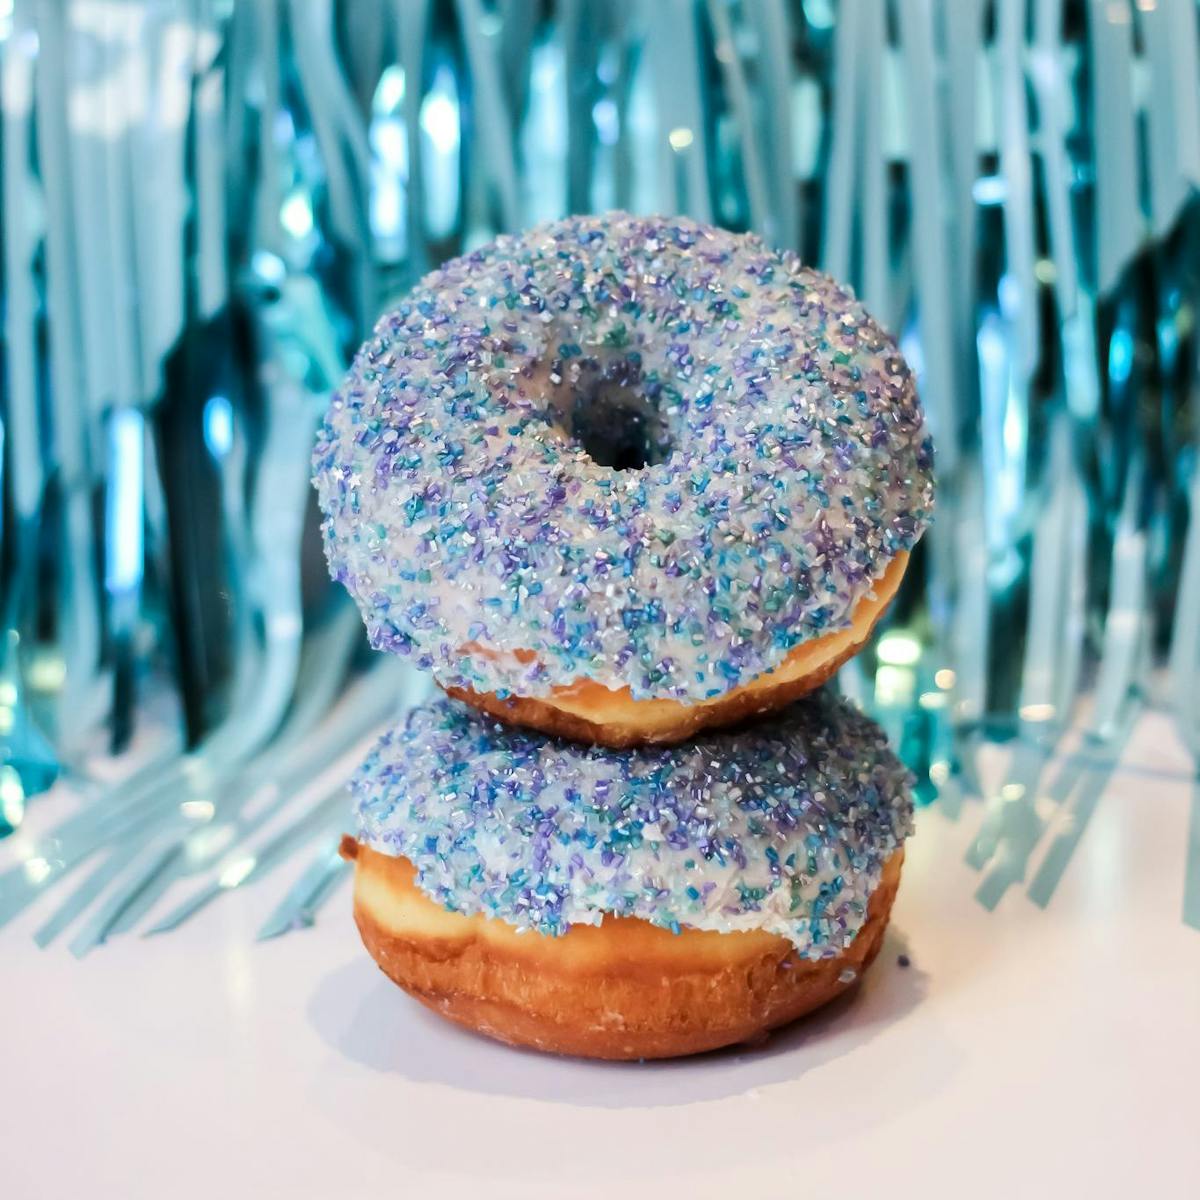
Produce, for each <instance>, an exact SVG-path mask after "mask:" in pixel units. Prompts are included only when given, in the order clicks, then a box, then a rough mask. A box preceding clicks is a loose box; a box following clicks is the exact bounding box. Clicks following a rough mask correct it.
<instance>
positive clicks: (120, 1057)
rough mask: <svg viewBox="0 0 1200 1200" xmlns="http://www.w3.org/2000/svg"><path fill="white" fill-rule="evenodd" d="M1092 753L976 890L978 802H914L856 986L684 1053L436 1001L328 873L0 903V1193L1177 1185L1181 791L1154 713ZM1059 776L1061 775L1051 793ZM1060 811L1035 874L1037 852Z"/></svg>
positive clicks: (1199, 1107) (838, 1190)
mask: <svg viewBox="0 0 1200 1200" xmlns="http://www.w3.org/2000/svg"><path fill="white" fill-rule="evenodd" d="M1006 755H1007V751H1003V750H996V751H992V752H991V753H990V754H989V756H988V761H987V763H985V767H986V771H985V774H987V775H990V776H991V777H992V783H991V784H990V786H992V787H996V786H998V785H997V784H996V783H995V780H997V779H1002V778H1005V776H1003V775H1001V774H998V772H1002V771H1003V768H1004V762H1005V759H1006ZM1105 775H1106V773H1105V772H1104V771H1103V770H1100V769H1095V770H1090V771H1089V770H1085V771H1084V773H1083V775H1082V776H1080V777H1078V778H1077V772H1076V773H1073V774H1068V775H1067V776H1063V777H1060V776H1058V774H1057V767H1056V766H1055V765H1054V764H1052V765H1051V767H1050V769H1049V770H1048V771H1047V772H1046V773H1045V774H1044V775H1043V784H1042V785H1041V786H1040V787H1039V788H1038V789H1037V791H1038V795H1037V797H1033V798H1030V799H1031V800H1032V804H1028V803H1027V804H1026V805H1025V807H1024V808H1023V809H1022V807H1021V802H1020V801H1018V802H1016V807H1015V808H1014V810H1013V813H1014V814H1015V816H1014V819H1013V820H1009V821H1008V823H1007V824H1005V825H1004V826H1003V828H1005V829H1007V830H1008V832H1009V834H1010V835H1013V834H1014V831H1019V830H1020V829H1021V828H1022V827H1023V825H1022V822H1025V824H1026V825H1027V824H1028V821H1029V819H1030V814H1031V813H1032V814H1033V815H1035V816H1036V815H1037V814H1038V813H1039V811H1040V813H1041V815H1043V816H1046V817H1048V818H1049V819H1050V824H1049V826H1048V827H1047V830H1046V833H1045V835H1044V836H1043V837H1042V838H1041V839H1039V840H1038V842H1037V847H1036V849H1035V852H1034V854H1033V855H1032V857H1031V859H1030V863H1029V867H1028V869H1027V870H1026V872H1025V880H1024V881H1021V880H1017V881H1016V882H1015V883H1014V884H1013V886H1011V887H1009V888H1008V889H1007V890H1006V891H1003V892H1002V893H1000V894H996V893H991V899H990V900H989V903H992V905H993V906H992V908H991V909H990V910H989V908H988V907H987V906H985V904H983V903H981V902H980V901H979V900H978V899H977V898H976V897H975V893H976V889H977V888H979V887H980V884H981V882H983V881H985V880H986V879H987V878H988V873H987V871H984V872H979V871H977V870H975V869H973V868H972V867H971V866H969V865H968V864H967V863H966V861H965V854H966V851H967V848H968V847H969V845H970V844H971V842H972V840H973V839H974V837H975V836H976V834H977V833H978V831H979V829H980V826H981V822H982V821H983V818H984V815H985V810H984V805H983V804H982V802H980V801H978V800H967V801H965V802H964V804H963V807H962V811H961V813H960V814H959V815H958V816H957V818H956V819H951V816H950V815H948V814H947V812H946V811H945V810H944V809H943V808H941V807H940V806H939V805H936V804H935V805H934V806H933V807H931V808H929V809H926V810H923V811H922V812H921V813H920V815H919V819H918V834H917V837H916V838H915V839H914V840H913V842H912V843H911V846H910V850H909V856H908V861H907V865H906V866H905V880H904V884H903V886H902V887H901V890H900V896H899V900H898V903H897V906H896V910H895V915H894V919H893V925H892V931H891V932H890V933H889V937H888V941H887V944H886V946H885V949H884V952H883V954H882V955H881V957H880V959H879V961H878V963H877V964H876V966H875V968H874V969H873V971H872V972H871V974H870V975H869V976H868V978H867V980H866V982H865V983H864V984H863V986H862V987H861V988H860V989H859V991H858V993H857V994H856V995H855V996H854V997H853V998H852V999H850V1000H848V1001H842V1002H839V1003H838V1004H837V1005H835V1006H834V1007H833V1008H832V1009H830V1010H827V1011H826V1012H825V1013H823V1014H821V1015H819V1016H817V1017H815V1018H814V1019H811V1020H809V1021H808V1022H807V1023H805V1024H802V1025H800V1026H798V1027H796V1028H795V1029H793V1030H792V1031H789V1032H786V1033H784V1034H782V1035H779V1036H777V1037H775V1038H774V1039H773V1040H771V1041H769V1042H767V1043H766V1044H765V1045H764V1046H762V1047H761V1048H758V1049H756V1050H753V1051H741V1052H737V1053H725V1054H720V1055H715V1056H708V1057H705V1058H701V1059H695V1060H686V1061H680V1062H676V1063H667V1064H657V1065H656V1064H622V1065H608V1064H592V1063H583V1062H575V1061H562V1060H555V1059H550V1058H543V1057H540V1056H537V1055H534V1054H529V1053H523V1052H518V1051H514V1050H509V1049H506V1048H504V1047H500V1046H496V1045H493V1044H491V1043H489V1042H486V1041H483V1040H482V1039H479V1038H476V1037H473V1036H471V1035H469V1034H466V1033H464V1032H461V1031H459V1030H457V1029H455V1028H452V1027H450V1026H447V1025H444V1024H442V1023H440V1022H439V1021H438V1020H437V1019H436V1018H435V1017H433V1016H430V1015H428V1014H426V1013H425V1012H424V1011H423V1010H422V1009H420V1008H419V1007H418V1006H417V1005H416V1004H415V1003H413V1002H411V1001H410V1000H408V999H407V998H406V997H405V996H404V995H403V994H401V993H400V992H399V991H398V990H397V989H395V988H394V987H393V986H392V985H391V984H390V983H388V981H387V980H386V979H384V977H383V976H382V975H381V974H380V973H379V972H378V971H377V970H376V969H375V967H374V965H373V964H372V963H371V961H370V959H369V958H368V957H367V955H366V953H365V952H364V951H363V950H362V949H361V948H360V946H359V945H358V941H357V937H356V935H355V933H354V930H353V927H352V925H351V923H350V919H349V915H348V908H349V894H348V892H347V891H345V890H343V891H342V892H341V893H340V894H339V895H338V896H337V897H335V899H334V900H333V902H332V903H331V904H330V905H329V907H328V908H327V909H326V910H325V913H324V914H323V916H322V918H321V920H320V921H319V922H318V924H317V926H316V928H315V929H313V930H311V931H304V932H300V933H296V934H291V935H288V936H286V937H283V938H281V939H278V940H276V941H274V942H270V943H265V944H255V943H254V942H253V940H252V939H253V933H254V930H255V929H256V928H257V927H258V925H259V924H260V923H261V921H262V920H263V918H264V917H265V916H266V914H267V912H268V911H269V910H270V909H271V907H272V906H273V904H274V903H275V901H276V900H277V899H278V888H277V887H276V888H272V887H270V886H268V885H267V884H265V883H264V884H263V885H261V886H258V887H255V888H247V889H245V890H244V891H239V892H236V893H234V894H232V895H230V896H228V897H223V898H222V900H221V901H220V902H219V903H218V904H216V905H214V906H212V907H211V908H210V909H208V910H206V911H205V912H204V913H203V914H201V915H200V916H198V917H197V918H196V919H195V920H193V921H191V922H189V923H187V924H185V925H184V926H183V927H182V928H180V929H179V930H178V931H176V932H173V933H171V934H168V935H165V936H162V937H157V938H154V939H149V940H146V939H141V938H137V937H128V936H127V937H121V938H118V939H115V940H114V941H113V942H111V943H110V944H109V945H107V946H105V947H103V948H101V949H99V950H98V951H96V952H95V953H93V954H91V955H90V956H88V957H87V958H86V959H84V960H82V961H76V960H75V959H74V958H72V957H71V955H70V954H68V953H67V951H66V950H65V949H64V948H62V947H61V946H59V945H55V946H54V947H52V948H50V949H49V950H46V951H39V950H38V949H36V948H35V947H34V945H33V944H32V942H31V940H30V937H29V934H30V931H31V930H32V929H33V928H34V927H35V926H36V925H37V923H38V920H39V911H41V910H40V909H35V910H32V911H30V912H28V913H26V914H25V916H24V917H23V919H22V920H21V921H20V923H19V924H16V925H14V926H12V927H11V928H9V929H7V930H5V931H4V932H3V934H0V962H2V963H3V972H2V975H0V980H2V982H0V1195H3V1196H7V1197H13V1198H22V1200H34V1198H37V1197H55V1198H58V1197H110V1196H111V1197H121V1198H123V1200H124V1198H129V1200H132V1198H135V1197H172V1198H187V1197H243V1196H246V1197H250V1196H276V1195H287V1196H290V1197H294V1198H296V1200H301V1198H308V1197H337V1198H343V1197H359V1196H362V1197H375V1196H414V1197H415V1196H447V1197H460V1196H462V1197H467V1196H470V1197H488V1198H491V1197H508V1196H513V1197H516V1196H520V1197H541V1196H546V1197H554V1198H556V1200H558V1198H560V1197H563V1198H565V1197H575V1196H595V1197H605V1198H612V1197H620V1196H631V1197H642V1196H650V1195H655V1194H657V1193H659V1192H660V1191H662V1190H663V1189H666V1191H665V1193H664V1194H669V1195H672V1196H675V1195H678V1196H687V1197H693V1196H694V1197H701V1196H704V1197H707V1196H714V1197H715V1196H721V1197H728V1196H745V1197H785V1196H787V1197H796V1196H803V1197H813V1198H817V1197H824V1196H834V1195H837V1196H842V1195H847V1196H899V1197H908V1196H921V1197H927V1198H935V1197H942V1196H946V1197H956V1198H957V1197H965V1196H971V1197H993V1196H995V1197H1005V1198H1009V1197H1017V1196H1060V1195H1061V1196H1064V1197H1066V1196H1072V1197H1073V1196H1088V1197H1090V1198H1095V1197H1107V1196H1114V1197H1115V1196H1121V1197H1128V1196H1131V1195H1133V1196H1164V1197H1168V1196H1169V1197H1173V1196H1184V1195H1196V1194H1197V1190H1196V1189H1197V1188H1200V1182H1198V1181H1200V1124H1198V1120H1200V1082H1198V1080H1200V931H1197V930H1196V929H1194V928H1189V927H1188V926H1187V925H1186V924H1185V922H1184V919H1183V911H1184V879H1185V859H1186V855H1187V852H1188V832H1189V821H1191V820H1192V819H1200V803H1198V802H1197V800H1196V792H1195V784H1194V783H1193V779H1192V775H1191V772H1190V766H1189V763H1188V760H1187V758H1186V756H1185V754H1184V752H1183V750H1182V748H1181V747H1180V746H1179V745H1178V744H1177V741H1176V739H1175V738H1174V735H1173V733H1172V731H1171V728H1170V725H1169V723H1168V722H1167V721H1166V720H1165V719H1164V718H1162V717H1159V716H1155V715H1150V716H1147V717H1145V718H1144V719H1143V720H1142V721H1141V722H1140V724H1139V725H1138V727H1137V729H1136V731H1135V733H1134V736H1133V738H1132V739H1131V741H1130V743H1129V744H1128V746H1127V748H1126V751H1125V754H1124V755H1123V758H1122V762H1121V766H1120V768H1119V769H1118V770H1117V771H1116V772H1115V773H1112V774H1111V775H1110V776H1109V777H1108V778H1107V779H1105ZM1059 778H1061V779H1062V780H1063V781H1064V782H1072V781H1074V782H1075V783H1076V785H1077V786H1076V790H1075V791H1074V792H1073V793H1072V794H1070V795H1069V796H1068V797H1067V799H1066V801H1065V802H1064V803H1060V804H1055V803H1054V802H1053V800H1052V798H1047V797H1043V796H1042V794H1041V793H1042V790H1043V788H1044V789H1047V790H1048V795H1049V796H1050V797H1052V796H1053V789H1054V785H1055V781H1056V779H1059ZM1092 799H1094V800H1095V805H1094V811H1092V813H1091V815H1090V820H1087V819H1086V818H1087V815H1088V814H1087V809H1088V807H1089V804H1088V802H1089V801H1090V800H1092ZM50 803H51V804H52V803H53V802H50ZM995 803H996V804H999V803H1001V802H999V801H997V802H995ZM1010 803H1011V801H1010ZM1194 809H1195V810H1196V813H1197V816H1196V818H1193V810H1194ZM1018 810H1020V811H1018ZM1010 815H1012V814H1010ZM40 819H41V817H40V815H39V811H38V808H37V806H36V805H35V807H34V808H33V811H32V813H31V820H32V821H34V822H35V823H36V822H37V821H39V820H40ZM1085 821H1086V825H1085V824H1084V822H1085ZM1072 823H1074V825H1072ZM1072 828H1074V829H1075V830H1076V831H1077V832H1078V831H1079V830H1080V829H1081V830H1082V835H1081V836H1080V838H1079V842H1078V848H1077V850H1076V852H1075V853H1074V854H1073V856H1071V857H1070V858H1069V861H1066V865H1065V869H1064V870H1063V871H1062V874H1061V881H1060V882H1059V884H1058V886H1057V889H1056V890H1054V892H1053V895H1052V896H1051V897H1050V899H1049V902H1048V904H1046V906H1045V907H1044V908H1043V907H1040V906H1039V905H1038V904H1036V903H1035V902H1034V901H1033V900H1031V899H1030V896H1029V894H1028V890H1027V889H1028V887H1029V884H1030V883H1031V881H1038V884H1037V886H1038V888H1040V889H1041V891H1044V890H1045V887H1046V880H1047V879H1048V878H1049V877H1050V876H1051V875H1052V873H1053V872H1052V870H1051V867H1052V865H1053V864H1052V863H1051V864H1050V865H1049V866H1048V865H1046V857H1047V855H1055V854H1061V852H1062V849H1063V847H1064V846H1066V845H1069V844H1070V841H1071V838H1072V836H1073V835H1072ZM1014 844H1015V842H1013V843H1005V844H1004V845H1002V846H1001V851H1000V853H1001V860H1000V861H1003V856H1004V855H1005V854H1006V853H1008V852H1009V850H1008V849H1006V847H1011V845H1014ZM1055 846H1057V847H1058V849H1057V850H1055V849H1054V847H1055ZM986 894H987V893H986V890H985V895H986ZM1038 894H1039V895H1040V894H1041V892H1039V893H1038ZM902 953H903V954H905V955H907V956H908V958H909V959H910V960H911V965H910V966H907V967H904V966H902V965H900V962H899V961H898V958H899V956H900V955H901V954H902Z"/></svg>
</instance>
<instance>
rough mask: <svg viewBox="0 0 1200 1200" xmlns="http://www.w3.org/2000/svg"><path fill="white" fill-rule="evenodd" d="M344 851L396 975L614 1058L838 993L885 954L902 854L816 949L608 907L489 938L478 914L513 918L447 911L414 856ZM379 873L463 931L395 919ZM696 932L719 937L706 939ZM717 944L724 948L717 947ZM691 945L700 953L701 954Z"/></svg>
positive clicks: (701, 1046) (460, 1004)
mask: <svg viewBox="0 0 1200 1200" xmlns="http://www.w3.org/2000/svg"><path fill="white" fill-rule="evenodd" d="M342 854H343V856H344V857H346V858H348V859H352V860H354V862H355V899H354V919H355V923H356V925H357V926H358V930H359V934H360V936H361V937H362V941H363V944H364V946H365V947H366V949H367V951H368V952H369V953H370V955H371V957H372V958H373V959H374V960H375V962H376V964H377V965H378V966H379V968H380V969H381V970H382V971H383V973H384V974H385V975H386V976H387V977H388V978H389V979H390V980H392V982H393V983H396V984H397V985H398V986H399V987H401V988H402V989H403V990H404V991H406V992H407V993H408V994H409V995H410V996H412V997H413V998H415V999H416V1000H418V1001H420V1002H421V1003H422V1004H423V1005H425V1006H426V1007H427V1008H429V1009H431V1010H432V1011H434V1012H436V1013H438V1014H439V1015H441V1016H443V1017H445V1018H447V1019H448V1020H450V1021H453V1022H455V1023H456V1024H458V1025H461V1026H465V1027H466V1028H468V1029H471V1030H473V1031H474V1032H476V1033H480V1034H483V1035H485V1036H487V1037H490V1038H493V1039H495V1040H497V1041H500V1042H504V1043H507V1044H509V1045H513V1046H523V1047H528V1048H532V1049H536V1050H540V1051H544V1052H547V1053H552V1054H560V1055H571V1056H576V1057H582V1058H595V1059H607V1060H630V1059H655V1058H676V1057H681V1056H684V1055H690V1054H698V1053H702V1052H704V1051H708V1050H716V1049H719V1048H721V1047H725V1046H731V1045H736V1044H739V1043H744V1042H752V1041H757V1040H760V1039H761V1038H763V1037H764V1036H765V1035H766V1034H768V1033H769V1032H771V1031H772V1030H775V1029H778V1028H780V1027H782V1026H784V1025H788V1024H791V1023H792V1022H793V1021H795V1020H797V1019H798V1018H800V1017H803V1016H805V1015H807V1014H808V1013H811V1012H813V1011H814V1010H816V1009H818V1008H820V1007H822V1006H823V1005H825V1004H828V1003H829V1002H830V1001H831V1000H833V999H835V998H836V997H837V996H839V995H840V994H842V993H843V992H845V991H846V990H847V989H849V988H851V987H853V986H854V985H855V984H856V983H857V982H858V980H859V979H861V977H862V974H863V972H865V971H866V969H867V968H868V967H869V966H870V965H871V963H872V962H873V961H874V959H875V957H876V956H877V955H878V953H879V950H880V948H881V946H882V944H883V938H884V933H885V932H886V929H887V925H888V921H889V918H890V915H891V910H892V905H893V902H894V900H895V896H896V891H897V889H898V887H899V882H900V872H901V866H902V863H903V859H904V850H903V848H902V847H901V848H899V849H897V850H896V851H895V852H894V853H893V854H892V856H891V857H890V858H889V859H888V860H887V862H886V863H885V864H884V869H883V875H882V878H881V880H880V883H879V886H878V887H877V888H876V889H875V891H874V892H873V893H872V895H871V898H870V901H869V902H868V907H867V920H866V923H865V924H864V925H863V927H862V929H861V930H860V931H859V933H858V935H857V936H856V937H855V939H854V941H853V942H852V943H851V944H850V946H849V947H848V948H847V949H846V950H845V951H844V952H843V953H842V954H840V955H838V956H837V957H836V958H831V959H817V960H809V959H802V958H800V957H799V956H798V955H797V954H796V953H795V951H794V949H793V947H792V945H791V943H790V942H788V941H787V940H786V939H785V938H782V937H777V936H774V935H769V934H765V933H762V932H754V933H710V932H703V931H699V930H684V931H683V932H682V933H681V934H672V933H670V932H669V931H667V930H664V929H660V928H658V927H656V926H653V925H650V924H649V923H648V922H645V921H641V920H638V919H635V918H620V919H606V921H605V922H604V923H603V924H602V925H600V926H599V927H582V928H580V927H577V928H576V929H573V930H571V931H569V932H568V933H567V934H564V935H563V936H562V938H552V937H549V936H547V935H543V934H537V933H525V934H521V935H519V936H517V937H516V939H515V940H513V939H509V938H508V936H507V933H513V934H514V935H515V930H511V927H505V930H506V931H507V932H506V933H505V934H504V936H502V937H500V938H498V939H496V938H489V937H482V936H478V929H479V923H485V924H495V925H501V924H502V922H498V921H489V920H488V919H487V918H484V917H466V916H462V915H461V914H451V913H447V912H446V910H443V909H441V908H440V906H438V905H436V904H435V903H434V902H433V901H432V900H430V899H429V898H428V897H426V896H425V895H424V893H421V892H419V891H418V889H417V888H416V886H415V884H414V883H413V882H412V867H411V864H409V863H408V861H407V860H405V859H398V858H389V856H387V855H383V854H380V853H379V852H377V851H374V850H371V849H369V848H368V847H366V846H363V845H361V844H360V843H358V842H356V841H355V840H354V839H353V838H349V837H347V838H345V839H344V840H343V843H342ZM368 874H369V875H373V876H374V877H375V878H376V879H380V878H382V879H383V880H384V881H385V883H386V886H388V887H389V888H393V887H394V888H395V889H397V891H398V893H399V894H402V895H403V900H404V903H405V904H407V905H412V904H417V905H427V906H428V907H429V909H431V910H433V911H434V912H436V913H437V914H438V916H439V919H440V920H444V919H445V918H447V917H449V918H453V919H454V920H455V921H461V922H463V927H462V934H461V936H457V935H456V936H454V937H452V938H439V937H415V936H412V935H404V934H398V933H396V932H394V931H393V930H392V929H389V928H388V927H387V925H386V924H385V923H384V922H383V921H381V920H380V919H379V918H378V916H377V914H376V913H375V912H374V911H372V908H371V906H370V904H369V903H367V902H365V901H364V899H363V890H364V889H363V888H362V886H361V884H362V880H363V878H364V876H366V875H368ZM471 925H474V926H475V929H474V930H472V929H470V928H468V927H469V926H471ZM579 934H583V935H584V936H585V937H586V938H587V939H588V946H587V951H586V953H585V954H584V955H583V956H582V959H581V958H580V956H579V955H578V954H573V955H572V961H570V962H567V963H564V962H561V961H558V962H556V961H555V960H556V957H557V956H556V955H555V949H556V946H557V945H558V944H559V943H560V942H562V941H563V940H564V939H567V938H571V937H573V936H576V937H577V936H578V935H579ZM713 938H717V939H721V941H720V943H716V944H714V943H713V942H712V941H711V939H713ZM663 939H666V941H665V942H664V941H663ZM695 939H702V940H703V939H709V940H708V941H707V943H706V944H705V945H703V946H702V945H701V943H700V942H697V941H696V940H695ZM728 939H736V944H735V942H733V941H730V940H728ZM506 941H507V942H510V945H507V946H506V945H505V943H506ZM714 945H719V953H715V954H714V953H713V952H712V950H713V947H714ZM517 947H519V948H517ZM573 949H575V950H578V949H579V947H578V946H576V947H574V948H573ZM692 952H694V957H695V961H694V962H689V961H688V959H689V956H690V954H691V953H692ZM705 960H708V961H705ZM682 963H686V964H687V965H686V966H684V965H681V964H682Z"/></svg>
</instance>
